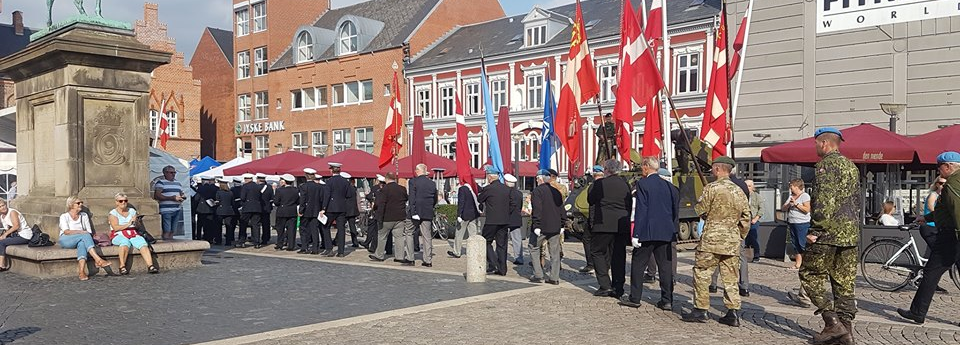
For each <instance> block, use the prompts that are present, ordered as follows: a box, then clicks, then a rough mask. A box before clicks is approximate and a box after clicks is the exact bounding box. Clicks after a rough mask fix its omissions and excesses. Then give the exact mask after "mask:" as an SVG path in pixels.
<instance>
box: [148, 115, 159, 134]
mask: <svg viewBox="0 0 960 345" xmlns="http://www.w3.org/2000/svg"><path fill="white" fill-rule="evenodd" d="M159 125H160V112H158V111H156V110H153V109H150V135H153V134H154V133H157V126H159Z"/></svg>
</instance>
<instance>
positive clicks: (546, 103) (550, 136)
mask: <svg viewBox="0 0 960 345" xmlns="http://www.w3.org/2000/svg"><path fill="white" fill-rule="evenodd" d="M546 79H547V90H546V91H545V92H544V100H543V130H542V131H541V132H540V133H541V134H542V135H543V137H542V138H541V139H540V169H543V170H548V169H550V161H552V160H553V154H554V153H555V152H556V150H557V147H559V146H560V142H559V141H558V140H557V133H555V132H554V131H553V118H554V117H555V116H556V115H557V101H556V100H554V99H553V88H552V87H550V77H549V75H548V76H547V78H546Z"/></svg>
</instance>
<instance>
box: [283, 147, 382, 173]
mask: <svg viewBox="0 0 960 345" xmlns="http://www.w3.org/2000/svg"><path fill="white" fill-rule="evenodd" d="M378 160H379V158H377V156H374V155H372V154H370V153H367V151H363V150H356V149H350V150H344V151H340V152H337V153H336V154H334V155H331V156H328V157H322V158H316V157H314V158H313V160H311V161H309V162H306V163H305V164H304V165H302V166H298V167H293V168H290V169H288V170H287V171H286V172H285V173H286V174H292V175H294V176H300V175H303V169H304V168H313V169H316V170H317V172H319V173H320V175H323V176H328V175H330V172H329V168H328V166H327V163H329V162H337V163H340V164H343V166H342V167H341V168H340V170H341V171H343V172H345V173H348V174H350V175H351V176H353V177H356V178H375V177H377V174H382V173H383V172H385V171H392V170H393V164H391V165H388V166H386V167H384V168H383V169H380V168H378V167H377V165H378Z"/></svg>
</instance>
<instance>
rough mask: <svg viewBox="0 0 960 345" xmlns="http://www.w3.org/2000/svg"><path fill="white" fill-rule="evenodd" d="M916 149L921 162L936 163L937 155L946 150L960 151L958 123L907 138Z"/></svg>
mask: <svg viewBox="0 0 960 345" xmlns="http://www.w3.org/2000/svg"><path fill="white" fill-rule="evenodd" d="M907 141H909V142H910V143H912V144H913V146H914V147H916V149H917V156H918V157H919V158H920V163H922V164H937V156H939V155H940V154H941V153H944V152H946V151H960V125H953V126H950V127H946V128H942V129H938V130H935V131H933V132H930V133H927V134H924V135H919V136H916V137H913V138H909V139H907Z"/></svg>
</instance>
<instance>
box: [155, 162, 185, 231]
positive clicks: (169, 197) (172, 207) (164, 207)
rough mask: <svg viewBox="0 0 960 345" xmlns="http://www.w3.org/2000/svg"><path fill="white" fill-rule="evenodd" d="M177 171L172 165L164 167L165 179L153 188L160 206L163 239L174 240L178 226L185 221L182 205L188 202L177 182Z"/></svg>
mask: <svg viewBox="0 0 960 345" xmlns="http://www.w3.org/2000/svg"><path fill="white" fill-rule="evenodd" d="M176 177H177V169H176V168H174V167H173V166H172V165H168V166H165V167H163V178H161V179H160V180H158V181H157V183H156V184H154V186H153V199H154V200H157V203H158V204H159V205H160V228H161V230H162V231H163V235H162V238H163V239H165V240H172V239H173V233H174V232H175V231H176V230H177V226H178V225H179V224H180V222H181V221H183V209H182V208H181V207H180V204H182V203H183V201H184V200H187V196H186V194H183V186H182V185H181V184H180V181H177V179H176Z"/></svg>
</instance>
